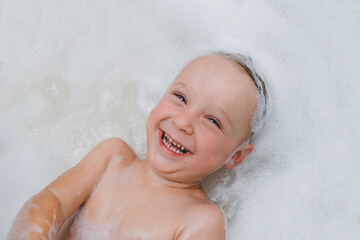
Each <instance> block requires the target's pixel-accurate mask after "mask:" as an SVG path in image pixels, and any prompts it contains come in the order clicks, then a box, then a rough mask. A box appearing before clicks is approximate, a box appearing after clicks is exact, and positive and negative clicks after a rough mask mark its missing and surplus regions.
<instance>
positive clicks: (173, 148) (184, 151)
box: [162, 133, 187, 154]
mask: <svg viewBox="0 0 360 240" xmlns="http://www.w3.org/2000/svg"><path fill="white" fill-rule="evenodd" d="M162 140H163V143H164V145H165V146H166V147H167V148H168V149H170V150H171V151H173V152H175V153H178V154H185V153H187V151H186V150H185V149H184V150H176V148H175V147H173V146H172V144H171V143H169V142H167V141H166V139H165V133H163V135H162Z"/></svg>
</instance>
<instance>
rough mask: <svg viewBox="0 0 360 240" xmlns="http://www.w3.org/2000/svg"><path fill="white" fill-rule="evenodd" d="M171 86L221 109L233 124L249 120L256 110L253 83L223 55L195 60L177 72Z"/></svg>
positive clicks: (244, 72)
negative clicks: (230, 117)
mask: <svg viewBox="0 0 360 240" xmlns="http://www.w3.org/2000/svg"><path fill="white" fill-rule="evenodd" d="M173 85H176V86H179V87H183V88H185V89H186V90H187V91H189V92H190V93H191V94H192V95H193V97H194V98H195V99H197V100H198V101H203V102H204V103H207V104H208V105H209V106H210V107H211V106H214V107H217V108H220V109H222V110H224V111H225V112H227V114H228V115H231V116H232V117H233V118H234V119H235V120H236V121H240V122H244V121H247V120H249V117H250V118H251V116H252V112H253V111H254V110H255V108H256V102H257V98H256V95H257V89H256V86H255V84H254V82H253V80H252V79H251V77H250V76H249V75H248V74H247V73H246V71H244V70H243V69H242V68H241V66H240V65H238V64H236V63H235V62H234V61H232V60H229V59H226V58H224V57H222V56H218V55H207V56H203V57H199V58H196V59H194V60H193V61H191V62H190V63H189V64H188V65H186V66H185V68H184V69H183V70H182V71H181V72H180V74H179V75H178V76H177V78H176V79H175V81H174V82H173ZM235 120H234V121H235Z"/></svg>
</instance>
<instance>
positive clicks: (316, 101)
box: [0, 0, 360, 240]
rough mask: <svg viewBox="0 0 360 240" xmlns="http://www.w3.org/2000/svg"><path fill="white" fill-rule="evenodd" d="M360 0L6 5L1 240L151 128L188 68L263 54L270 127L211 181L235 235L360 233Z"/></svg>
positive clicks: (0, 43)
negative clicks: (87, 160)
mask: <svg viewBox="0 0 360 240" xmlns="http://www.w3.org/2000/svg"><path fill="white" fill-rule="evenodd" d="M359 42H360V3H359V1H351V0H345V1H334V0H329V1H310V0H306V1H301V2H300V1H285V0H270V1H268V0H251V1H250V0H239V1H236V0H225V1H209V0H207V1H205V0H200V1H190V0H185V1H158V0H155V1H110V0H109V1H45V0H43V1H24V0H22V1H21V0H19V1H16V0H14V1H0V196H1V197H0V210H1V217H0V238H1V239H5V237H6V235H7V232H8V230H9V227H10V225H11V222H12V220H13V219H14V217H15V215H16V213H17V211H18V210H19V209H20V208H21V206H22V205H23V204H24V202H25V201H26V200H27V199H28V198H29V197H30V196H32V195H33V194H35V193H36V192H38V191H40V190H41V189H42V188H43V187H44V186H46V185H47V184H48V183H49V182H50V181H52V180H53V179H55V178H56V177H57V176H58V175H60V174H61V173H62V172H64V171H65V170H66V169H68V168H70V167H72V166H73V165H74V164H76V163H77V162H78V161H79V160H80V159H81V158H82V157H83V156H84V155H85V154H86V153H87V152H88V151H89V150H90V149H91V148H92V147H94V146H95V144H97V143H98V142H100V141H101V140H103V139H105V138H108V137H113V136H115V137H121V138H123V139H125V140H126V141H127V142H128V143H129V144H130V145H131V146H132V147H133V148H134V149H135V151H136V152H137V153H138V154H139V155H140V156H145V155H146V152H145V150H146V142H145V123H146V117H147V115H148V114H149V112H150V110H151V109H152V107H153V106H154V105H155V104H156V103H157V101H158V100H159V99H160V96H161V95H162V93H163V92H164V91H165V89H166V87H167V85H168V84H169V83H170V82H171V81H172V80H173V79H174V78H175V76H176V74H177V73H178V71H180V69H181V68H182V67H183V66H184V64H185V63H186V62H187V61H189V60H190V59H192V58H193V57H195V56H197V55H199V54H202V53H203V52H204V51H208V50H212V49H227V50H230V51H238V52H241V53H244V54H248V55H250V56H251V57H252V58H253V59H254V62H255V64H256V65H257V66H259V69H260V70H261V72H262V75H263V76H264V77H265V79H267V81H268V85H269V88H270V91H271V93H272V100H273V105H274V109H273V114H272V118H271V122H270V123H269V125H268V127H267V128H266V129H265V131H263V132H262V133H261V134H260V135H259V136H258V137H257V139H255V142H254V145H255V151H254V153H253V154H252V155H251V156H250V157H249V158H248V159H247V160H246V161H245V162H244V164H242V165H241V166H239V167H238V168H237V169H236V171H233V172H231V173H229V172H226V171H223V170H221V171H220V172H219V173H217V174H215V175H214V176H212V177H210V179H207V181H206V182H205V183H204V184H205V187H206V189H207V191H208V193H209V196H210V197H211V199H212V200H213V201H215V202H216V203H217V204H218V205H220V206H221V207H222V208H223V209H224V211H225V213H226V215H227V217H228V227H229V234H228V239H230V240H232V239H360V201H359V200H360V154H359V151H358V150H357V149H358V145H359V142H360V127H359V125H358V122H360V112H359V109H360V81H359V76H360V68H359V67H358V64H359V62H360V54H359V53H360V45H359Z"/></svg>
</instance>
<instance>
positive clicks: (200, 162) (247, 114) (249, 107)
mask: <svg viewBox="0 0 360 240" xmlns="http://www.w3.org/2000/svg"><path fill="white" fill-rule="evenodd" d="M256 103H257V98H256V87H255V84H254V83H253V81H252V79H251V78H250V77H249V76H248V75H247V74H246V73H245V72H244V70H242V69H241V68H240V67H239V66H236V65H235V63H234V62H232V61H231V60H229V59H226V58H223V57H221V56H217V55H209V56H203V57H200V58H197V59H195V60H193V61H191V62H190V63H189V64H188V65H187V66H186V67H185V68H184V69H183V70H182V71H181V72H180V74H179V75H178V76H177V78H176V79H175V80H174V82H173V83H172V84H171V85H170V87H169V88H168V89H167V91H166V93H165V94H164V96H163V97H162V99H161V100H160V102H159V103H158V105H157V106H156V107H155V108H154V109H153V110H152V112H151V113H150V115H149V118H148V121H147V150H148V161H149V162H150V165H151V166H152V168H153V170H155V171H156V172H157V174H159V175H161V176H163V177H165V178H166V179H169V180H173V181H178V182H196V181H199V180H201V179H202V178H204V177H205V176H206V175H208V174H209V173H211V172H213V171H215V170H216V169H218V168H220V167H221V166H223V165H224V163H225V161H226V160H227V159H228V158H229V157H230V155H231V154H232V153H233V152H234V150H235V149H236V148H237V147H238V146H239V145H241V144H242V143H243V141H245V140H247V139H248V138H249V137H250V133H249V132H250V128H251V118H252V116H253V113H254V111H255V109H256ZM170 139H171V140H170ZM174 141H175V142H176V147H175V146H174Z"/></svg>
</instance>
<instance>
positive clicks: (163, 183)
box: [141, 159, 203, 191]
mask: <svg viewBox="0 0 360 240" xmlns="http://www.w3.org/2000/svg"><path fill="white" fill-rule="evenodd" d="M141 165H142V170H143V173H144V174H143V176H144V180H145V181H146V182H147V183H150V184H151V185H154V186H156V187H164V188H172V189H179V190H180V189H184V190H187V189H188V190H200V191H203V190H202V188H201V181H200V180H199V181H196V182H177V181H173V180H170V179H167V178H165V177H163V176H161V175H159V174H158V173H157V172H156V171H154V170H153V169H152V167H151V166H150V164H149V163H148V159H145V160H144V161H142V162H141Z"/></svg>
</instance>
